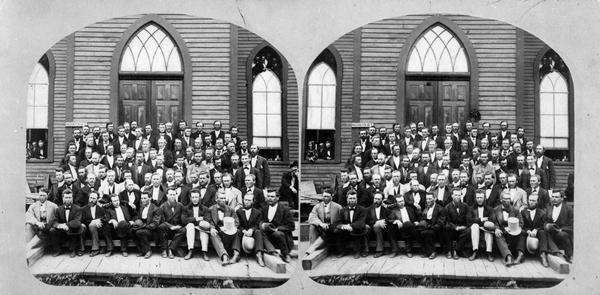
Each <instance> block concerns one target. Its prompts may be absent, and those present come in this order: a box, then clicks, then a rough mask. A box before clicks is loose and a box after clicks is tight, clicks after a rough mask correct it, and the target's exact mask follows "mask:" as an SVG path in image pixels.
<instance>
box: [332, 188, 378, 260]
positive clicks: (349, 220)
mask: <svg viewBox="0 0 600 295" xmlns="http://www.w3.org/2000/svg"><path fill="white" fill-rule="evenodd" d="M357 202H358V197H357V193H356V191H355V190H354V189H351V190H349V191H348V194H347V197H346V203H347V205H346V206H344V207H343V208H342V210H341V211H340V218H339V219H338V221H337V222H336V223H335V224H333V226H334V234H335V237H336V239H337V247H338V255H337V257H342V256H344V255H346V245H347V244H349V243H350V244H351V245H352V248H353V249H354V258H360V256H363V257H366V256H367V252H366V249H365V250H363V251H362V253H361V250H360V248H361V246H364V245H363V244H364V239H365V238H366V234H367V233H368V232H369V230H368V228H367V227H366V219H367V210H366V209H365V208H364V207H362V206H360V205H357Z"/></svg>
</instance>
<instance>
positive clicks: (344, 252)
mask: <svg viewBox="0 0 600 295" xmlns="http://www.w3.org/2000/svg"><path fill="white" fill-rule="evenodd" d="M344 256H346V251H340V253H338V254H337V255H336V256H335V257H336V258H342V257H344Z"/></svg>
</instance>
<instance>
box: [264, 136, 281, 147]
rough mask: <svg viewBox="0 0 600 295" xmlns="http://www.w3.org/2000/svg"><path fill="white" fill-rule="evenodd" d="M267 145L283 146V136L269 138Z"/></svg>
mask: <svg viewBox="0 0 600 295" xmlns="http://www.w3.org/2000/svg"><path fill="white" fill-rule="evenodd" d="M266 146H267V147H269V148H281V138H279V137H269V138H267V144H266Z"/></svg>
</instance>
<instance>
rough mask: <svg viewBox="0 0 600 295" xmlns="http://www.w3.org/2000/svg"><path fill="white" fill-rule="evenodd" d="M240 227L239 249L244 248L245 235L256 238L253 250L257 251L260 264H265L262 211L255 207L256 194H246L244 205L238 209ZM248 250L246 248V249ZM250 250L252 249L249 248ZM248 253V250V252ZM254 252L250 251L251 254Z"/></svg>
mask: <svg viewBox="0 0 600 295" xmlns="http://www.w3.org/2000/svg"><path fill="white" fill-rule="evenodd" d="M236 214H237V217H238V220H239V223H240V225H239V227H238V239H239V243H240V245H238V248H239V249H242V248H243V247H242V245H241V243H242V240H243V239H244V237H247V238H253V239H254V249H253V250H251V251H253V252H254V253H256V261H257V263H258V265H260V266H265V262H264V259H263V251H264V241H263V239H264V237H263V233H262V231H261V230H260V224H261V222H262V221H263V216H262V211H261V210H259V209H256V208H254V196H253V195H251V194H246V195H245V196H244V201H243V206H242V208H239V209H238V210H237V211H236ZM245 250H246V249H245ZM247 250H250V249H247ZM247 253H248V252H247ZM251 253H252V252H250V253H248V254H251Z"/></svg>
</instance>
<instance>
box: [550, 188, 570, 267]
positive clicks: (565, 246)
mask: <svg viewBox="0 0 600 295" xmlns="http://www.w3.org/2000/svg"><path fill="white" fill-rule="evenodd" d="M551 200H552V207H551V208H549V209H548V210H547V211H546V220H547V222H548V223H547V224H546V225H545V230H546V232H547V233H548V251H549V252H550V253H553V254H559V255H561V256H562V257H563V258H564V259H565V260H566V261H567V262H569V263H571V261H572V257H573V209H572V208H571V207H570V206H569V205H567V204H566V203H565V202H564V193H563V192H552V199H551ZM560 250H562V251H564V254H562V252H560Z"/></svg>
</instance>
